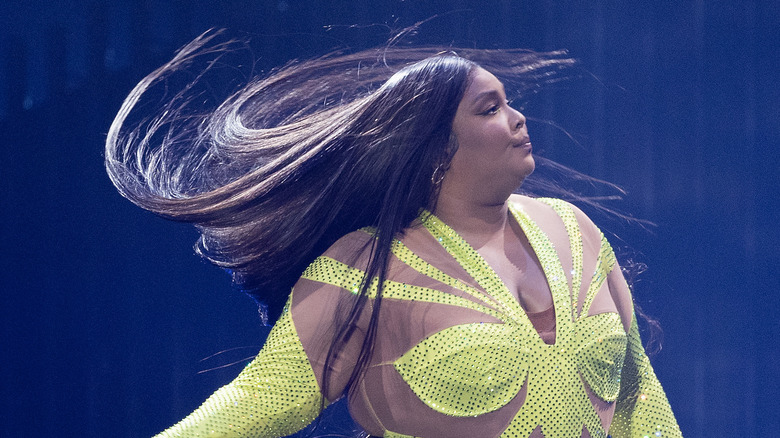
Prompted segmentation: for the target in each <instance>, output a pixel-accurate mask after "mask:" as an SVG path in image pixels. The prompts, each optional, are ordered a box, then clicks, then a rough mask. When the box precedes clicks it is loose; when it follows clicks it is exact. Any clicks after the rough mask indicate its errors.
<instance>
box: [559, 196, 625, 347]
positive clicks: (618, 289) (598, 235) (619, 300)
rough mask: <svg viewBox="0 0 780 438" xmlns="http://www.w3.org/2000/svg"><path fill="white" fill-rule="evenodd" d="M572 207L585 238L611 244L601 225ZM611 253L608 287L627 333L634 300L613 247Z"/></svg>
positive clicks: (575, 207) (599, 243)
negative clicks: (611, 262)
mask: <svg viewBox="0 0 780 438" xmlns="http://www.w3.org/2000/svg"><path fill="white" fill-rule="evenodd" d="M572 209H573V210H574V215H575V216H576V217H577V222H578V223H579V224H580V229H581V230H582V234H583V239H589V240H592V241H594V242H598V245H599V246H600V245H601V244H602V241H603V243H604V244H606V245H610V244H609V242H607V241H606V238H605V237H604V234H603V233H602V232H601V230H600V229H599V227H598V226H597V225H596V224H595V223H594V222H593V221H592V220H591V219H590V218H589V217H588V216H587V215H586V214H585V213H584V212H583V211H582V210H580V209H579V208H578V207H577V206H575V205H573V204H572ZM609 254H610V255H609V257H611V258H613V263H614V264H613V266H612V269H611V270H610V272H609V274H608V275H607V287H608V288H609V293H610V295H611V297H612V301H613V302H614V303H615V307H616V308H617V311H618V314H619V315H620V319H621V321H622V323H623V328H624V329H625V330H626V333H628V331H629V329H630V327H631V320H632V318H633V315H634V302H633V298H632V296H631V289H630V287H629V286H628V282H626V279H625V277H624V276H623V270H622V269H621V267H620V263H619V262H618V261H617V258H615V256H614V251H613V250H612V249H611V247H610V251H609Z"/></svg>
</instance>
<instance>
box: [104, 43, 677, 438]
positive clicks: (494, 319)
mask: <svg viewBox="0 0 780 438" xmlns="http://www.w3.org/2000/svg"><path fill="white" fill-rule="evenodd" d="M210 38H211V37H203V38H201V39H199V40H196V41H195V42H194V43H193V44H191V45H190V46H188V47H186V48H185V49H183V50H182V51H181V52H180V53H179V54H178V55H177V57H176V58H175V59H174V60H173V61H172V62H171V63H169V64H168V65H166V66H164V67H163V68H161V69H160V70H158V71H157V72H155V73H153V74H152V75H150V76H149V77H148V78H147V79H145V80H144V81H143V82H142V83H141V84H139V86H138V87H136V90H134V92H133V93H132V94H131V96H130V97H129V98H128V100H127V101H126V102H125V105H124V106H123V108H122V110H121V111H120V114H119V115H118V116H117V119H116V120H115V122H114V124H113V126H112V129H111V131H110V133H109V138H108V143H107V153H106V162H107V168H108V171H109V175H110V176H111V178H112V180H113V181H114V183H115V184H116V185H117V187H118V188H119V190H120V192H121V193H122V194H123V195H125V196H127V197H128V198H129V199H131V200H132V201H133V202H135V203H137V204H138V205H140V206H142V207H144V208H147V209H149V210H152V211H154V212H157V213H159V214H162V215H164V216H166V217H170V218H173V219H177V220H185V221H191V222H194V223H196V224H197V225H198V227H199V229H200V230H201V232H202V237H201V239H200V241H199V244H198V250H199V251H200V252H201V253H202V254H203V255H204V256H206V257H207V258H209V259H210V260H211V261H212V262H214V263H216V264H218V265H220V266H225V267H227V268H229V269H230V270H231V271H232V272H233V274H234V276H235V279H236V281H237V282H239V283H240V284H241V285H242V286H244V287H245V288H247V289H250V290H251V291H252V293H253V294H254V295H255V296H256V297H258V299H260V300H261V301H263V302H264V303H265V304H266V305H267V310H268V314H269V315H270V316H271V317H272V318H273V319H277V321H276V323H275V326H274V328H273V330H272V331H271V334H270V335H269V338H268V340H267V341H266V344H265V346H264V347H263V349H262V351H261V352H260V353H259V354H258V356H257V358H256V359H255V360H254V361H253V362H252V363H251V364H250V365H248V366H247V367H246V368H245V369H244V371H242V372H241V374H240V375H239V376H238V377H237V378H236V380H234V381H233V382H232V383H230V384H229V385H227V386H225V387H223V388H222V389H220V390H219V391H217V392H216V393H215V394H214V395H213V396H212V397H210V398H209V399H208V400H207V401H206V402H205V403H204V405H203V406H201V407H200V408H199V409H198V410H197V411H195V412H194V413H193V414H191V415H190V416H188V417H187V418H185V419H184V420H182V421H181V422H180V423H178V424H177V425H175V426H174V427H172V428H171V429H169V430H167V431H165V432H163V434H162V435H161V436H166V437H167V436H170V437H173V436H262V437H266V436H267V437H274V436H282V435H288V434H291V433H294V432H295V431H297V430H299V429H301V428H302V427H304V426H305V425H306V424H308V423H309V422H311V421H312V420H314V419H315V418H316V416H317V415H318V413H319V412H320V410H321V409H322V407H323V406H324V405H325V404H327V403H329V402H332V401H335V400H337V399H339V398H341V397H342V396H346V397H348V404H349V408H350V412H351V414H352V416H353V418H354V419H355V421H356V422H357V423H358V424H360V425H361V426H362V427H363V428H364V429H365V430H366V432H368V433H370V434H371V435H375V436H384V437H498V436H521V437H548V438H549V437H588V436H592V437H599V436H600V437H605V436H607V434H608V433H609V434H610V435H611V436H613V437H643V436H666V437H668V436H680V432H679V429H678V427H677V424H676V421H675V419H674V416H673V414H672V412H671V409H670V408H669V405H668V402H667V401H666V397H665V395H664V393H663V390H662V389H661V386H660V384H659V383H658V381H657V379H656V378H655V375H654V374H653V371H652V368H651V367H650V364H649V361H648V359H647V357H646V356H645V355H644V352H643V349H642V345H641V342H640V340H639V335H638V331H637V327H636V320H635V317H634V316H633V312H632V310H633V309H632V300H631V296H630V291H629V288H628V286H627V284H626V282H625V280H624V279H623V277H622V274H621V271H620V268H619V266H618V265H617V263H616V261H615V257H614V254H613V252H612V250H611V248H610V246H609V244H608V243H607V242H606V240H605V239H604V237H603V235H602V234H601V232H600V231H599V230H598V229H597V228H596V227H595V226H594V225H593V223H592V222H591V221H590V220H589V219H588V218H587V217H586V216H585V215H584V214H583V213H582V212H581V211H580V210H578V209H576V208H575V207H573V206H571V205H570V204H568V203H565V202H563V201H560V200H554V199H534V198H530V197H527V196H520V195H515V194H513V192H514V191H515V190H516V189H517V188H518V187H519V186H520V185H521V183H523V181H524V180H525V178H526V177H527V176H528V175H530V174H531V172H532V171H533V170H534V165H535V163H534V157H533V155H532V146H531V142H530V139H529V136H528V130H527V127H526V123H525V122H526V119H525V117H524V116H523V115H522V114H521V113H519V112H518V111H516V110H514V109H513V108H512V107H510V106H509V104H508V100H507V96H506V92H505V89H504V85H503V84H502V82H501V81H499V80H498V79H497V78H496V76H494V75H493V74H492V73H491V72H489V71H488V70H486V69H484V68H482V67H480V66H479V65H478V64H476V63H474V62H473V61H470V60H467V59H465V58H464V57H461V56H458V55H455V54H453V53H439V54H436V53H435V51H432V50H425V49H421V50H411V49H407V50H403V49H397V50H385V51H383V52H382V56H381V66H380V67H374V68H368V69H366V68H365V67H364V65H365V64H363V63H364V62H365V61H367V60H369V59H370V58H371V56H374V57H375V56H376V54H375V53H373V52H372V53H365V52H364V53H359V54H353V55H341V56H335V55H334V56H329V57H325V58H321V59H318V60H314V61H310V62H305V63H297V64H292V65H290V66H287V67H285V68H283V69H280V70H278V71H275V72H273V73H272V74H271V75H270V76H268V77H266V78H264V79H261V80H258V81H255V82H253V83H252V84H250V85H249V86H247V87H245V88H244V89H242V90H241V91H239V92H238V93H236V94H235V95H234V96H232V97H231V98H230V99H228V100H227V101H226V102H224V103H223V104H221V105H220V107H219V108H217V109H216V110H215V111H213V112H212V113H209V114H206V115H205V116H203V115H199V114H197V113H196V112H193V111H191V110H190V106H189V105H190V104H191V103H192V99H191V98H190V97H187V96H185V94H186V93H185V94H178V95H176V96H174V97H173V98H171V99H170V100H168V101H167V103H166V104H165V107H164V108H163V111H161V112H160V115H159V116H158V117H157V118H155V119H152V120H151V121H149V122H147V123H141V124H137V127H136V128H135V129H131V130H129V131H128V132H125V131H126V129H125V125H126V124H127V118H128V116H129V114H130V113H131V110H132V109H133V108H134V107H135V106H136V105H137V104H138V102H139V100H140V98H141V97H142V96H143V95H145V93H147V92H148V90H149V88H150V87H152V86H153V85H154V84H156V83H158V82H161V81H165V80H167V78H168V77H169V76H170V75H171V74H172V73H174V72H176V71H179V70H181V69H182V67H183V66H185V65H186V64H187V63H189V62H191V61H193V59H195V58H197V54H199V53H202V52H203V51H204V49H203V48H202V47H203V45H204V44H206V43H207V42H208V41H209V40H210ZM222 49H223V47H220V46H216V50H217V51H219V50H222ZM461 54H462V53H461ZM431 55H433V56H431ZM466 55H471V56H469V57H471V58H476V59H480V60H481V61H483V62H481V63H482V64H484V65H485V66H487V65H488V64H490V65H491V66H492V67H490V68H489V69H490V70H493V71H496V72H501V73H503V76H504V77H506V78H507V79H509V80H510V81H511V83H512V84H513V85H514V86H515V87H514V89H516V90H520V91H525V92H528V91H529V90H532V89H533V88H534V87H536V86H538V84H539V83H541V82H543V81H550V80H554V78H555V77H556V76H555V72H556V71H557V70H558V69H560V68H562V67H565V66H566V65H568V64H569V63H570V61H569V60H568V59H565V58H563V57H561V56H560V54H547V55H537V54H533V53H524V52H518V51H506V52H479V51H468V52H467V53H466ZM415 57H416V58H417V59H421V58H422V60H419V61H417V62H413V63H406V66H405V67H403V68H401V69H400V70H397V71H396V70H395V69H393V66H394V65H398V64H404V61H405V60H406V59H407V58H415ZM485 61H486V62H485ZM210 65H213V64H210ZM354 66H358V67H357V69H356V68H354ZM387 76H389V78H387ZM378 82H379V83H382V85H381V86H379V87H378V88H377V89H374V88H373V87H372V86H371V85H370V84H374V83H378ZM329 99H330V102H331V103H328V102H329ZM293 285H294V287H292V292H290V287H291V286H293ZM282 301H286V305H285V306H284V309H283V310H281V311H276V310H275V309H278V308H280V306H279V304H281V302H282Z"/></svg>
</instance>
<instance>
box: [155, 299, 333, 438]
mask: <svg viewBox="0 0 780 438" xmlns="http://www.w3.org/2000/svg"><path fill="white" fill-rule="evenodd" d="M288 306H289V304H288ZM320 400H321V395H320V389H319V386H318V385H317V380H316V378H315V376H314V372H313V371H312V369H311V365H310V364H309V361H308V359H307V358H306V354H305V353H304V351H303V346H302V345H301V342H300V340H299V339H298V335H297V334H296V332H295V326H294V325H293V321H292V318H291V317H290V312H289V310H288V309H285V311H284V313H283V314H282V316H281V317H280V319H279V321H278V322H277V323H276V324H275V325H274V328H273V329H272V330H271V333H269V335H268V339H267V340H266V343H265V345H264V346H263V349H262V350H260V353H258V355H257V357H256V358H255V359H254V361H252V362H251V363H250V364H249V365H247V366H246V368H245V369H244V370H243V371H242V372H241V374H239V376H238V377H237V378H236V379H235V380H233V381H232V382H231V383H230V384H228V385H226V386H224V387H222V388H220V389H219V390H218V391H217V392H215V393H214V394H213V395H212V396H211V397H209V398H208V400H206V402H204V403H203V405H201V407H199V408H198V409H197V410H196V411H195V412H193V413H192V414H190V415H189V416H187V417H186V418H185V419H184V420H182V421H181V422H179V423H178V424H176V425H175V426H173V427H171V428H170V429H168V430H166V431H164V432H163V433H161V434H159V435H158V436H157V437H158V438H173V437H188V438H189V437H192V438H194V437H209V438H217V437H219V438H233V437H236V438H237V437H279V436H284V435H290V434H292V433H295V432H297V431H298V430H300V429H302V428H304V427H305V426H306V425H307V424H309V423H310V422H312V421H313V420H314V419H315V418H316V417H317V414H318V413H319V407H320Z"/></svg>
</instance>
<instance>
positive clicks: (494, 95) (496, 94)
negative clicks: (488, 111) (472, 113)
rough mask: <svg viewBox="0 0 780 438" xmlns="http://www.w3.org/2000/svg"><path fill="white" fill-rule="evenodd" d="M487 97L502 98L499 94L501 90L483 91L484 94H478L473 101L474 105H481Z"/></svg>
mask: <svg viewBox="0 0 780 438" xmlns="http://www.w3.org/2000/svg"><path fill="white" fill-rule="evenodd" d="M505 94H506V92H505ZM491 95H492V96H491ZM486 96H491V97H500V96H501V93H500V92H499V90H495V89H494V90H487V91H483V92H481V93H479V94H477V96H476V97H474V99H472V100H471V103H472V104H476V103H479V101H480V100H482V99H484V98H485V97H486Z"/></svg>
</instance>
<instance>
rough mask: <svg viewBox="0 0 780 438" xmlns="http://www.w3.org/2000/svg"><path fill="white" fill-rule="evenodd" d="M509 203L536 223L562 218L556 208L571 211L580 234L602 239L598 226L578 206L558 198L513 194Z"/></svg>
mask: <svg viewBox="0 0 780 438" xmlns="http://www.w3.org/2000/svg"><path fill="white" fill-rule="evenodd" d="M509 202H510V203H512V204H514V205H515V206H517V207H519V208H520V209H522V210H523V211H524V212H525V213H526V214H527V215H528V216H529V217H530V218H531V219H533V220H534V222H537V223H545V222H547V223H549V221H550V220H553V218H556V217H560V216H559V214H558V212H556V208H555V207H554V206H556V205H557V206H561V207H563V208H564V209H570V210H571V211H572V212H573V213H574V217H575V218H576V219H577V224H578V226H579V228H580V232H582V233H583V235H586V236H593V237H598V238H601V236H602V233H601V230H600V229H599V228H598V227H597V226H596V224H595V223H594V222H593V221H592V220H591V219H590V218H589V217H588V215H586V214H585V213H584V212H583V211H582V210H581V209H580V208H579V207H577V206H576V205H574V204H572V203H570V202H568V201H564V200H563V199H556V198H532V197H530V196H525V195H519V194H513V195H511V196H510V197H509Z"/></svg>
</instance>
